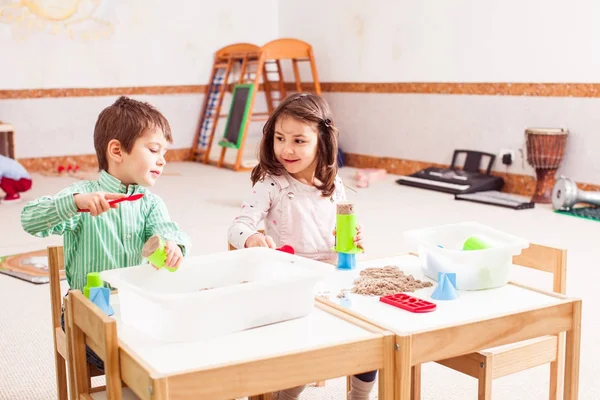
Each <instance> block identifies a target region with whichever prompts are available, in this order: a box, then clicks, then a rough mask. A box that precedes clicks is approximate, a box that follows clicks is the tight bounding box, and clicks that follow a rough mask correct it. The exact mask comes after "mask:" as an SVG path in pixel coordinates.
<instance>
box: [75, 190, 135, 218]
mask: <svg viewBox="0 0 600 400" xmlns="http://www.w3.org/2000/svg"><path fill="white" fill-rule="evenodd" d="M123 197H127V195H126V194H125V193H105V192H94V193H77V194H75V195H73V199H74V200H75V205H76V206H77V208H78V209H80V210H86V209H87V210H90V214H91V215H92V216H93V217H96V216H98V215H100V214H102V213H105V212H107V211H108V210H110V209H111V206H110V204H108V201H109V200H116V199H122V198H123ZM113 207H117V205H114V206H113Z"/></svg>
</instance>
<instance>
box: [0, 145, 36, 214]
mask: <svg viewBox="0 0 600 400" xmlns="http://www.w3.org/2000/svg"><path fill="white" fill-rule="evenodd" d="M0 189H2V190H3V191H4V193H6V196H5V197H4V202H6V203H8V202H18V201H20V200H21V195H20V194H19V193H23V192H26V191H28V190H29V189H31V176H29V173H28V172H27V170H26V169H25V168H24V167H23V166H22V165H21V164H19V162H18V161H16V160H13V159H12V158H9V157H5V156H3V155H1V154H0Z"/></svg>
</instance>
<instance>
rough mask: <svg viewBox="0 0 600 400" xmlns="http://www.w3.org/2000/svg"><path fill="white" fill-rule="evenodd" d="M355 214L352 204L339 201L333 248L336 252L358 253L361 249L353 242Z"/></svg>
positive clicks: (355, 223)
mask: <svg viewBox="0 0 600 400" xmlns="http://www.w3.org/2000/svg"><path fill="white" fill-rule="evenodd" d="M356 225H357V222H356V214H355V213H354V204H353V203H350V202H340V203H338V204H337V215H336V219H335V231H336V240H335V247H334V250H335V251H337V252H338V253H345V254H358V253H362V251H363V250H362V249H361V248H360V247H357V246H356V245H355V244H354V237H355V236H356Z"/></svg>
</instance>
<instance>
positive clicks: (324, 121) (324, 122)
mask: <svg viewBox="0 0 600 400" xmlns="http://www.w3.org/2000/svg"><path fill="white" fill-rule="evenodd" d="M321 122H322V123H323V125H325V127H326V128H329V127H330V126H331V120H330V119H329V118H327V119H323V120H321Z"/></svg>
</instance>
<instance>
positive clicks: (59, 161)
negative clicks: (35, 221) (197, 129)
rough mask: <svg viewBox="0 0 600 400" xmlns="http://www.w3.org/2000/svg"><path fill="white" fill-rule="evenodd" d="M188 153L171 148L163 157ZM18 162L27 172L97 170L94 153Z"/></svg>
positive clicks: (182, 157) (181, 156)
mask: <svg viewBox="0 0 600 400" xmlns="http://www.w3.org/2000/svg"><path fill="white" fill-rule="evenodd" d="M189 155H190V149H189V148H187V149H171V150H169V151H168V152H167V154H166V156H165V158H166V160H167V162H176V161H186V160H188V157H189ZM19 162H20V163H21V164H22V165H23V166H24V167H25V169H26V170H27V171H29V172H55V171H58V168H59V166H63V167H65V168H68V167H69V166H72V167H75V166H78V167H79V168H80V170H81V171H97V170H98V159H97V158H96V155H95V154H79V155H71V156H59V157H33V158H21V159H19Z"/></svg>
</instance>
